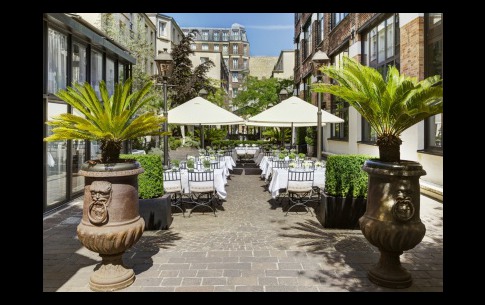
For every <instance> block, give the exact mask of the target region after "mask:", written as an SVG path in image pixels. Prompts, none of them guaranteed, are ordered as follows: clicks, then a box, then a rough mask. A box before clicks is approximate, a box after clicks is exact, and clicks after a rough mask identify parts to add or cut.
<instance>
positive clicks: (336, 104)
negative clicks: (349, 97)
mask: <svg viewBox="0 0 485 305" xmlns="http://www.w3.org/2000/svg"><path fill="white" fill-rule="evenodd" d="M344 56H349V50H348V49H345V50H344V51H342V52H340V53H338V54H336V55H335V56H334V57H332V64H334V65H335V66H337V67H342V65H343V57H344ZM331 113H332V114H334V115H335V116H338V117H339V118H341V119H343V120H344V122H343V123H334V124H332V126H331V134H330V136H331V138H332V139H340V140H348V138H349V103H347V102H346V101H345V100H343V99H341V98H339V97H336V96H333V95H332V100H331Z"/></svg>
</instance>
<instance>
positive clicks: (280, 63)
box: [271, 50, 295, 79]
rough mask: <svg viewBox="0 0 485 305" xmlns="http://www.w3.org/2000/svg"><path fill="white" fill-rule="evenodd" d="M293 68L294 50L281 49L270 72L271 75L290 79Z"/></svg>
mask: <svg viewBox="0 0 485 305" xmlns="http://www.w3.org/2000/svg"><path fill="white" fill-rule="evenodd" d="M294 69H295V50H282V51H281V52H280V56H279V57H278V60H277V61H276V64H275V65H274V67H273V71H272V72H271V77H274V78H280V79H292V78H293V75H294V71H293V70H294Z"/></svg>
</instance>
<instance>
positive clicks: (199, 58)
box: [189, 51, 230, 94]
mask: <svg viewBox="0 0 485 305" xmlns="http://www.w3.org/2000/svg"><path fill="white" fill-rule="evenodd" d="M189 58H190V61H192V65H193V67H196V66H198V65H200V64H202V63H204V62H206V61H209V60H211V61H212V62H213V63H214V67H212V68H211V69H210V70H209V71H207V74H206V76H207V77H209V78H212V79H215V80H218V81H220V86H221V88H222V89H223V90H224V91H225V92H226V94H229V83H230V80H229V69H228V68H227V66H226V62H225V61H224V57H223V56H222V52H214V51H194V54H192V55H190V56H189Z"/></svg>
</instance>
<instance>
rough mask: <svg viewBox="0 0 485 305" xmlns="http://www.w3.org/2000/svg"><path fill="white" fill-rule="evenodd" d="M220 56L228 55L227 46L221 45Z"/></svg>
mask: <svg viewBox="0 0 485 305" xmlns="http://www.w3.org/2000/svg"><path fill="white" fill-rule="evenodd" d="M222 54H223V55H228V54H229V45H227V44H223V45H222Z"/></svg>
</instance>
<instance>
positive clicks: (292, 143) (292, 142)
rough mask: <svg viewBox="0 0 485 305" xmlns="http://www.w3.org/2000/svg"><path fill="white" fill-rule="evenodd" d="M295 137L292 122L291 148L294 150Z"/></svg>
mask: <svg viewBox="0 0 485 305" xmlns="http://www.w3.org/2000/svg"><path fill="white" fill-rule="evenodd" d="M294 137H295V129H294V127H293V122H291V147H290V149H293V148H294V147H293V145H294V141H293V138H294Z"/></svg>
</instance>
